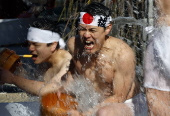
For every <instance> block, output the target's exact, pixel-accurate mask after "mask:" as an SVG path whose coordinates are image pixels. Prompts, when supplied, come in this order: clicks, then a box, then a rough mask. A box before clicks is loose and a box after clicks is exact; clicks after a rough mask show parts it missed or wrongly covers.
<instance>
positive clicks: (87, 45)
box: [78, 24, 108, 54]
mask: <svg viewBox="0 0 170 116" xmlns="http://www.w3.org/2000/svg"><path fill="white" fill-rule="evenodd" d="M78 32H79V35H80V39H81V44H82V46H83V48H84V51H85V52H86V53H88V54H94V53H95V52H97V51H99V50H100V49H101V47H102V46H103V44H104V41H105V38H106V35H107V34H108V33H106V31H105V29H104V28H103V27H98V26H92V25H86V24H79V26H78Z"/></svg>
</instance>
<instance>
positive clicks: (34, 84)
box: [0, 68, 44, 95]
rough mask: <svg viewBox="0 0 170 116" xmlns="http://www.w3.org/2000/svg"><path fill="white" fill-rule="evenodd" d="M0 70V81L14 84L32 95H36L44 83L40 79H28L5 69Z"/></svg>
mask: <svg viewBox="0 0 170 116" xmlns="http://www.w3.org/2000/svg"><path fill="white" fill-rule="evenodd" d="M0 70H1V73H0V81H1V82H3V83H8V84H14V85H16V86H17V87H19V88H21V89H22V90H24V91H26V92H28V93H30V94H33V95H38V94H39V90H40V89H41V88H42V86H43V84H44V82H41V81H36V80H29V79H26V78H23V77H19V76H16V75H14V74H12V73H11V72H10V71H8V70H6V69H2V68H0Z"/></svg>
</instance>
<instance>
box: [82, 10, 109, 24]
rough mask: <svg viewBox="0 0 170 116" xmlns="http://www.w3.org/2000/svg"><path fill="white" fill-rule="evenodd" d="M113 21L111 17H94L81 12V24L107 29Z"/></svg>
mask: <svg viewBox="0 0 170 116" xmlns="http://www.w3.org/2000/svg"><path fill="white" fill-rule="evenodd" d="M110 21H112V18H111V16H109V17H106V16H103V15H96V16H92V15H91V14H89V13H86V12H80V22H79V23H81V24H86V25H93V26H98V27H106V26H108V24H109V23H110Z"/></svg>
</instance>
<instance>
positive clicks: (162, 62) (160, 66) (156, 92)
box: [144, 0, 170, 116]
mask: <svg viewBox="0 0 170 116" xmlns="http://www.w3.org/2000/svg"><path fill="white" fill-rule="evenodd" d="M155 3H156V7H157V10H158V13H159V15H158V16H159V17H158V19H157V24H156V27H157V28H155V31H154V33H153V34H152V38H151V39H150V41H149V45H148V47H147V51H146V55H145V65H144V69H145V76H144V77H145V78H144V87H145V88H146V95H147V102H148V107H149V114H150V116H169V115H170V76H169V74H170V60H169V59H170V54H169V49H170V47H169V46H170V39H169V38H170V2H169V0H156V1H155Z"/></svg>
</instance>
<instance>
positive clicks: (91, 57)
mask: <svg viewBox="0 0 170 116" xmlns="http://www.w3.org/2000/svg"><path fill="white" fill-rule="evenodd" d="M111 20H112V18H111V11H110V10H109V8H107V7H105V6H104V5H102V4H100V3H91V4H89V5H87V6H86V7H85V8H84V9H83V10H82V11H81V12H80V17H79V24H78V27H77V31H78V35H77V36H75V37H72V38H70V39H69V40H68V42H67V45H68V49H69V51H70V53H71V54H72V56H73V64H74V66H75V68H72V69H76V70H73V72H72V74H74V73H75V72H76V73H78V74H80V75H83V76H84V77H85V78H87V79H89V80H90V81H91V82H92V83H93V85H94V88H95V89H96V91H98V92H99V93H101V94H104V100H103V101H102V102H101V103H99V104H98V105H97V106H95V107H94V108H93V109H90V110H89V111H88V112H85V113H83V115H87V116H92V114H93V115H94V114H95V116H127V115H128V116H133V115H135V114H136V111H132V110H133V109H135V106H133V105H132V104H131V103H129V105H128V103H127V104H126V102H127V101H128V100H129V99H132V98H133V97H134V96H138V94H139V84H138V82H137V80H136V78H135V65H136V61H135V55H134V52H133V50H132V49H131V48H130V47H129V46H128V45H127V44H126V43H125V42H124V41H122V40H121V39H118V38H115V37H112V36H109V35H108V34H109V32H110V31H111V28H112V24H111ZM132 101H133V100H132ZM139 101H140V100H139ZM139 101H138V102H139ZM141 101H142V99H141ZM130 104H131V105H130ZM131 109H132V110H131ZM136 109H139V108H136ZM93 111H94V112H93ZM95 111H96V112H95ZM142 112H145V111H142ZM138 113H139V112H138ZM140 113H141V112H140ZM71 114H72V115H73V116H76V115H81V114H79V113H78V112H76V111H71ZM143 116H146V114H145V115H143Z"/></svg>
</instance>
